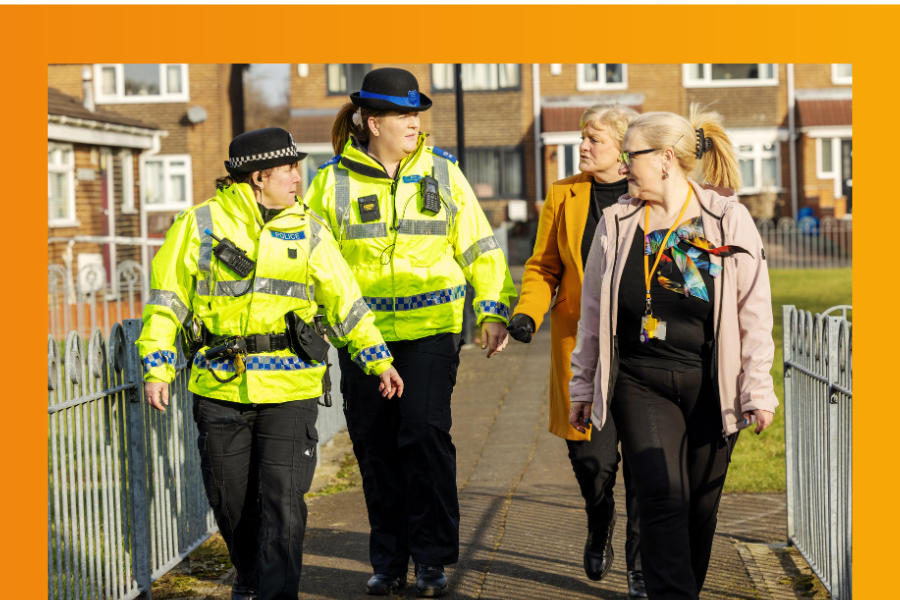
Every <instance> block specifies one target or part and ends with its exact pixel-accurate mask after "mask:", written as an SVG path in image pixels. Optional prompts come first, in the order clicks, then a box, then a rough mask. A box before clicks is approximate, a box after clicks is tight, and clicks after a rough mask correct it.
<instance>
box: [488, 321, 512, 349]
mask: <svg viewBox="0 0 900 600" xmlns="http://www.w3.org/2000/svg"><path fill="white" fill-rule="evenodd" d="M481 340H482V342H481V349H482V350H484V349H485V348H487V357H488V358H490V357H492V356H493V355H495V354H497V353H498V352H500V351H501V350H503V349H504V348H506V343H507V342H508V341H509V332H508V331H507V330H506V325H504V324H503V323H494V322H492V321H485V322H484V323H482V324H481Z"/></svg>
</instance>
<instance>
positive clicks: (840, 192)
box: [816, 137, 853, 198]
mask: <svg viewBox="0 0 900 600" xmlns="http://www.w3.org/2000/svg"><path fill="white" fill-rule="evenodd" d="M852 173H853V139H852V138H842V137H821V138H816V177H817V178H818V179H833V180H834V197H835V198H840V197H841V196H849V195H850V194H851V192H852V190H851V189H850V188H852V187H853V180H852Z"/></svg>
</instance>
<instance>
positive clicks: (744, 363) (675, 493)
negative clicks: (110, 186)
mask: <svg viewBox="0 0 900 600" xmlns="http://www.w3.org/2000/svg"><path fill="white" fill-rule="evenodd" d="M695 172H698V173H699V176H695V177H696V179H697V180H699V181H705V182H707V183H708V184H711V185H700V184H698V183H697V182H696V181H694V180H692V179H689V175H694V174H695ZM619 173H620V174H622V175H625V176H626V177H627V178H628V195H626V196H623V197H622V198H621V199H620V200H619V203H618V204H616V205H613V206H611V207H609V208H606V209H605V210H604V211H603V217H602V218H601V220H600V223H599V224H598V226H597V232H596V234H595V236H594V241H593V245H592V248H591V252H590V254H589V258H588V262H587V265H586V267H585V274H584V288H583V290H582V305H581V321H580V322H579V324H578V338H577V343H576V347H575V351H574V353H573V354H572V372H573V378H572V381H571V383H570V386H569V393H570V397H571V401H572V408H571V412H570V416H569V420H570V422H571V424H572V426H573V427H575V428H576V429H578V430H579V431H582V430H584V429H585V426H586V424H587V422H588V420H590V421H591V422H592V423H593V424H594V426H595V427H597V428H598V429H602V427H603V424H604V422H605V421H606V419H607V414H608V412H610V413H611V414H612V416H613V418H614V419H615V423H616V429H617V430H618V433H619V439H620V440H621V443H622V449H623V451H624V453H625V455H626V458H627V460H628V462H629V465H630V467H631V472H632V477H633V479H634V483H635V487H636V489H637V496H638V506H639V512H640V515H641V562H642V565H643V570H644V578H645V582H646V586H647V593H648V595H649V597H650V598H657V599H665V600H675V599H682V598H683V599H691V600H696V599H697V598H698V597H699V593H700V589H701V588H702V587H703V581H704V579H705V577H706V571H707V567H708V566H709V558H710V552H711V549H712V540H713V535H714V534H715V529H716V514H717V512H718V506H719V498H720V497H721V494H722V487H723V485H724V483H725V474H726V472H727V470H728V463H729V462H730V460H731V451H732V449H733V447H734V443H735V440H736V438H737V432H738V431H739V430H740V429H742V428H744V427H747V426H753V427H755V431H756V433H761V432H762V431H763V430H764V429H765V428H766V427H768V426H769V425H770V424H771V422H772V417H773V413H774V410H775V407H776V406H777V405H778V400H777V399H776V398H775V393H774V390H773V386H772V378H771V376H770V375H769V370H770V368H771V366H772V360H773V357H774V352H775V345H774V342H773V341H772V304H771V292H770V289H769V277H768V271H767V268H766V262H765V254H764V252H763V248H762V240H761V239H760V237H759V234H758V232H757V230H756V226H755V225H754V223H753V220H752V219H751V217H750V214H749V213H748V212H747V209H746V208H745V207H744V206H743V205H741V204H740V203H739V202H738V200H737V196H736V194H735V192H734V190H735V189H739V188H740V167H739V165H738V161H737V158H736V157H735V154H734V150H733V146H732V144H731V141H730V140H729V139H728V136H727V135H726V134H725V131H724V129H723V127H722V123H721V117H720V116H719V115H718V114H717V113H714V112H704V111H703V110H701V109H700V108H699V107H698V106H697V105H692V106H691V116H690V120H688V119H685V118H683V117H680V116H678V115H675V114H672V113H645V114H643V115H641V116H639V117H638V118H636V119H635V120H634V121H632V122H631V124H630V125H629V127H628V131H627V133H626V134H625V139H624V141H623V143H622V155H621V165H620V170H619Z"/></svg>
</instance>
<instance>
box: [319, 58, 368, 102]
mask: <svg viewBox="0 0 900 600" xmlns="http://www.w3.org/2000/svg"><path fill="white" fill-rule="evenodd" d="M371 70H372V65H326V74H327V76H328V77H327V79H328V95H337V94H346V93H347V92H355V91H357V90H359V89H360V88H362V81H363V78H364V77H365V76H366V73H368V72H369V71H371Z"/></svg>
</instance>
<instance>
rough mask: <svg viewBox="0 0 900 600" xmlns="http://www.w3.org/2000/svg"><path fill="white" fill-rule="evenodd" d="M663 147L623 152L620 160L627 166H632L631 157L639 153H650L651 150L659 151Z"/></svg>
mask: <svg viewBox="0 0 900 600" xmlns="http://www.w3.org/2000/svg"><path fill="white" fill-rule="evenodd" d="M660 150H662V148H651V149H649V150H638V151H637V152H623V153H622V154H620V155H619V160H620V161H622V162H623V163H625V166H626V167H630V166H631V159H632V158H634V157H635V156H637V155H638V154H649V153H650V152H659V151H660Z"/></svg>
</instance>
